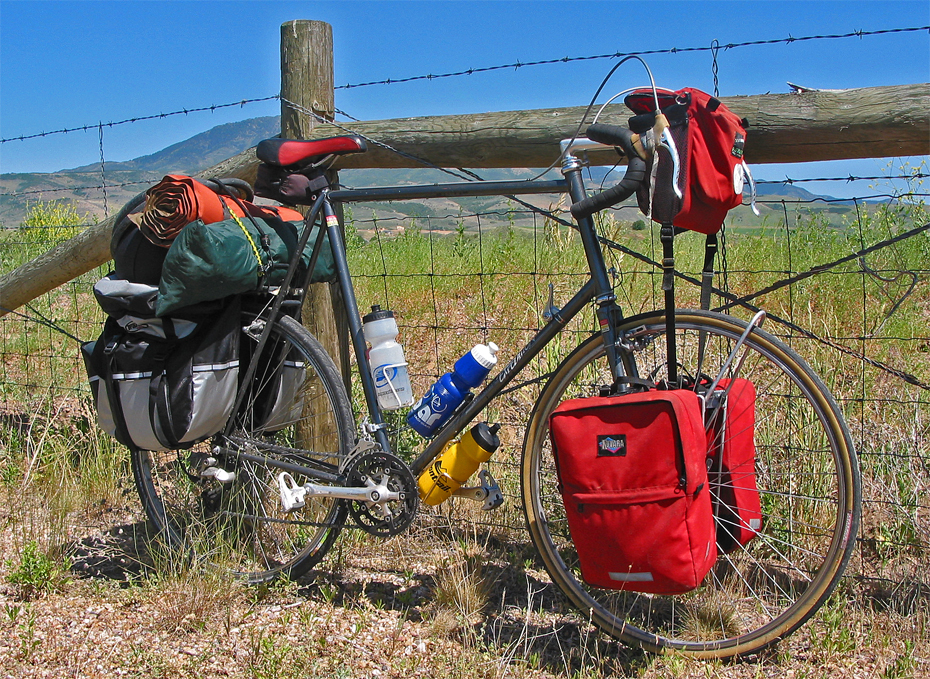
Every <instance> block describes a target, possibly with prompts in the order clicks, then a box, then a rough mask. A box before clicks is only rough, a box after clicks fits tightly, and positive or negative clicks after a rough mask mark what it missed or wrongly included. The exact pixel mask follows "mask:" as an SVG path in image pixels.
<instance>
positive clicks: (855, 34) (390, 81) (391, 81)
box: [0, 25, 930, 144]
mask: <svg viewBox="0 0 930 679" xmlns="http://www.w3.org/2000/svg"><path fill="white" fill-rule="evenodd" d="M920 31H928V32H930V25H928V26H912V27H907V28H886V29H880V30H875V31H863V30H858V31H852V32H849V33H836V34H824V35H805V36H800V37H794V36H791V35H789V36H788V37H786V38H773V39H769V40H750V41H745V42H731V43H727V44H726V45H721V44H719V43H718V42H717V41H714V43H712V44H711V45H710V46H694V47H670V48H665V49H654V50H641V51H634V52H613V53H608V54H593V55H587V56H575V57H567V56H566V57H561V58H555V59H540V60H537V61H526V62H522V61H516V62H512V63H508V64H499V65H496V66H482V67H479V68H468V69H465V70H461V71H451V72H447V73H436V74H434V73H429V74H424V75H416V76H409V77H404V78H385V79H383V80H372V81H368V82H361V83H350V84H346V85H337V86H335V87H334V89H336V90H349V89H356V88H359V87H372V86H376V85H397V84H401V83H409V82H415V81H420V80H439V79H444V78H455V77H461V76H470V75H475V74H480V73H490V72H493V71H501V70H510V69H514V70H516V69H520V68H524V67H530V66H549V65H554V64H566V63H572V62H577V61H593V60H598V59H621V58H626V57H630V56H640V57H643V56H652V55H657V54H678V53H688V52H713V54H714V57H715V60H716V55H717V53H718V52H719V51H720V50H721V49H722V50H731V49H738V48H742V47H753V46H760V45H777V44H786V45H787V44H791V43H795V42H806V41H811V40H836V39H843V38H864V37H871V36H876V35H887V34H894V33H913V32H920ZM280 98H281V97H280V94H274V95H270V96H267V97H256V98H252V99H241V100H239V101H234V102H229V103H225V104H212V105H210V106H198V107H191V108H186V107H185V108H182V109H179V110H177V111H171V112H168V113H154V114H149V115H143V116H135V117H132V118H126V119H123V120H117V121H112V122H108V123H100V122H97V123H89V124H86V125H77V126H75V127H67V128H62V129H60V130H52V131H49V132H38V133H34V134H22V135H18V136H12V137H4V138H0V144H5V143H7V142H11V141H26V140H29V139H37V138H40V137H48V136H51V135H57V134H67V133H69V132H81V131H84V132H87V131H89V130H93V129H96V128H98V127H99V126H101V125H103V126H105V127H115V126H117V125H125V124H129V123H137V122H141V121H144V120H157V119H160V118H169V117H172V116H178V115H187V114H189V113H203V112H206V111H211V112H212V111H216V110H218V109H223V108H231V107H234V106H240V107H242V106H245V105H246V104H253V103H260V102H265V101H272V100H275V99H280ZM336 112H337V113H339V114H341V115H344V116H345V117H347V118H349V119H351V120H357V119H355V118H353V117H352V116H350V115H349V114H347V113H345V112H343V111H341V110H339V109H336Z"/></svg>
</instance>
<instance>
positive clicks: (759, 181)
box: [756, 172, 930, 186]
mask: <svg viewBox="0 0 930 679" xmlns="http://www.w3.org/2000/svg"><path fill="white" fill-rule="evenodd" d="M928 177H930V173H926V172H914V173H912V174H899V175H874V176H871V177H856V176H854V175H849V176H848V177H808V178H807V179H792V178H791V177H785V178H784V179H757V180H756V184H781V185H785V186H791V185H793V184H803V183H805V182H847V183H850V182H862V181H882V180H887V179H926V178H928Z"/></svg>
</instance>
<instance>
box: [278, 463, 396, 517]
mask: <svg viewBox="0 0 930 679" xmlns="http://www.w3.org/2000/svg"><path fill="white" fill-rule="evenodd" d="M278 490H279V491H280V493H281V506H282V508H283V509H284V511H285V512H292V511H294V510H296V509H300V508H302V507H303V506H304V505H305V504H306V499H307V498H308V497H329V498H335V499H338V500H355V501H358V502H367V503H372V504H379V505H380V504H383V503H385V502H393V501H394V500H399V499H402V498H401V494H400V493H399V492H396V491H392V490H390V489H389V488H388V487H387V486H385V485H384V484H383V483H380V482H376V481H374V480H372V479H368V481H367V482H366V486H365V487H364V488H359V487H349V486H320V485H317V484H315V483H305V484H304V485H302V486H298V485H297V482H296V481H294V477H293V476H291V475H290V474H288V473H287V472H281V473H280V474H278Z"/></svg>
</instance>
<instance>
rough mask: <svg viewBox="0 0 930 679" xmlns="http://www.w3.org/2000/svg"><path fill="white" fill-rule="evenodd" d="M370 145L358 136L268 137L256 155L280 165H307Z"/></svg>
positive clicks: (359, 151)
mask: <svg viewBox="0 0 930 679" xmlns="http://www.w3.org/2000/svg"><path fill="white" fill-rule="evenodd" d="M367 149H368V147H367V146H366V145H365V140H364V139H362V138H361V137H357V136H354V135H353V136H344V137H330V138H328V139H313V140H303V139H266V140H265V141H262V142H259V144H258V146H257V147H256V148H255V155H257V156H258V159H259V160H260V161H262V162H263V163H267V164H268V165H276V166H278V167H290V166H292V165H306V164H308V163H310V162H312V161H314V160H316V159H318V158H322V157H324V156H328V155H344V154H347V153H361V152H362V151H366V150H367Z"/></svg>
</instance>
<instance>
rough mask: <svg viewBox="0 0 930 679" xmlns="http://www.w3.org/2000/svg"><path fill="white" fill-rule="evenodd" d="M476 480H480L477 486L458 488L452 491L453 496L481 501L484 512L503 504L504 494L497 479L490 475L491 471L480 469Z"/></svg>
mask: <svg viewBox="0 0 930 679" xmlns="http://www.w3.org/2000/svg"><path fill="white" fill-rule="evenodd" d="M478 480H479V481H480V482H481V483H480V484H479V485H477V486H469V487H465V488H458V489H456V490H455V492H453V493H452V495H454V496H455V497H463V498H466V499H468V500H474V501H475V502H483V503H484V504H483V505H482V507H481V509H483V510H484V511H486V512H489V511H491V510H492V509H497V508H498V507H500V506H501V505H502V504H504V494H503V493H502V492H501V487H500V485H499V484H498V483H497V480H496V479H495V478H494V477H493V476H491V472H489V471H488V470H487V469H482V470H481V471H480V472H478Z"/></svg>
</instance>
